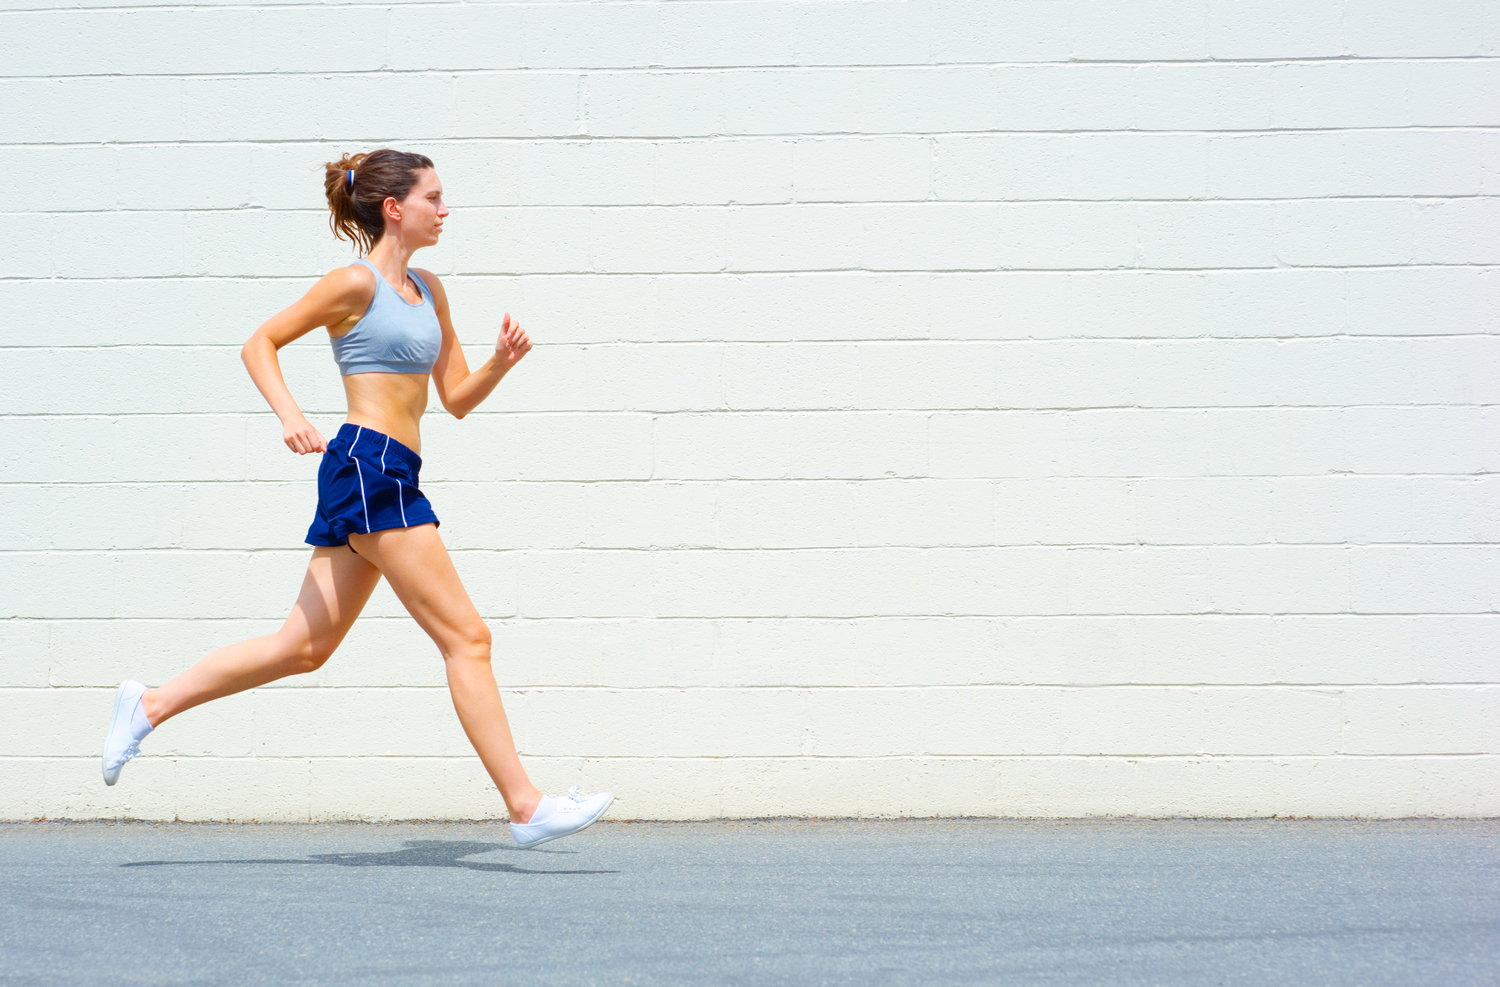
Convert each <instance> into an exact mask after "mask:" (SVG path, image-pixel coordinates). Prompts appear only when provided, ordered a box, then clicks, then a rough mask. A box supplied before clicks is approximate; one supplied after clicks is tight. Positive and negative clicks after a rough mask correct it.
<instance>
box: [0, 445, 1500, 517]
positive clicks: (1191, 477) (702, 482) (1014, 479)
mask: <svg viewBox="0 0 1500 987" xmlns="http://www.w3.org/2000/svg"><path fill="white" fill-rule="evenodd" d="M4 417H5V416H0V421H3V420H4ZM1495 475H1497V474H1496V473H1494V472H1493V471H1490V470H1475V471H1472V472H1464V473H1349V472H1345V473H1188V474H1175V475H1174V474H1154V475H1139V476H1121V475H1119V474H1100V475H1093V474H1069V475H1067V476H1059V475H1057V474H1055V473H1047V474H1040V475H1037V476H1001V477H996V476H978V477H947V476H940V477H933V476H917V477H901V476H874V477H854V478H848V477H805V478H796V477H793V478H786V477H717V478H716V477H704V478H684V479H672V478H666V479H649V478H646V477H640V478H626V479H591V480H524V479H500V480H494V479H484V480H464V479H443V478H433V479H431V480H425V481H423V482H425V483H427V484H428V485H429V486H435V487H436V486H485V487H489V486H527V487H531V486H535V487H557V486H579V487H589V486H607V485H616V486H619V485H625V484H637V485H640V486H646V485H648V484H649V485H651V486H683V487H685V486H711V485H719V484H728V485H737V484H827V485H842V484H851V483H852V484H860V485H868V484H875V483H889V484H897V483H944V484H946V483H970V484H972V483H1012V484H1020V483H1042V482H1071V481H1075V480H1077V481H1084V480H1117V481H1120V482H1123V483H1138V482H1154V481H1158V480H1162V481H1171V482H1181V483H1192V482H1197V481H1203V480H1243V481H1245V482H1247V483H1248V482H1255V481H1265V480H1307V479H1326V480H1329V481H1330V482H1349V481H1353V480H1361V479H1364V480H1413V479H1428V480H1456V481H1457V480H1462V481H1478V480H1486V479H1489V478H1490V477H1492V476H1495ZM310 482H311V477H308V478H301V479H286V480H276V479H271V480H267V479H236V480H217V479H212V478H207V479H195V480H4V481H0V489H4V488H6V487H44V488H50V487H188V486H207V485H210V484H234V485H238V486H280V487H302V486H306V485H307V484H309V483H310ZM1214 544H1218V543H1217V542H1215V543H1214ZM1486 544H1488V543H1486Z"/></svg>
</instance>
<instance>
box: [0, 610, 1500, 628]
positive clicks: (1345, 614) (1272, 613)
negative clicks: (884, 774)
mask: <svg viewBox="0 0 1500 987" xmlns="http://www.w3.org/2000/svg"><path fill="white" fill-rule="evenodd" d="M1497 615H1500V610H1436V612H1434V610H1353V609H1346V610H1166V612H1164V610H1112V612H1088V610H1053V612H1046V613H1038V612H1034V610H1032V612H1022V610H1013V612H1008V613H975V612H963V610H959V612H950V613H921V612H912V613H795V615H786V613H723V615H715V616H693V615H688V613H666V615H661V616H648V615H594V613H583V615H577V616H567V618H561V616H555V615H538V616H529V615H516V613H501V615H493V613H480V618H481V619H484V621H486V622H495V624H504V622H516V624H520V625H525V624H529V622H543V621H558V619H577V621H601V619H654V621H688V619H721V621H735V622H747V621H765V622H780V621H789V619H807V621H861V619H876V618H888V619H910V621H919V619H950V621H951V619H989V621H1017V619H1160V618H1181V619H1190V618H1197V619H1203V618H1209V619H1221V618H1223V619H1233V618H1251V616H1260V618H1272V619H1284V618H1322V619H1341V618H1349V619H1364V618H1400V619H1421V618H1452V619H1464V618H1487V616H1497ZM393 616H399V615H393ZM23 619H24V621H34V622H57V621H68V619H98V621H107V619H118V621H121V622H124V621H160V622H178V621H180V622H196V621H285V619H287V610H281V612H279V613H275V615H266V616H195V615H183V616H87V615H84V616H43V615H13V616H6V618H0V622H3V621H23ZM360 619H362V621H366V619H374V615H372V616H365V615H362V616H360ZM402 619H410V618H402Z"/></svg>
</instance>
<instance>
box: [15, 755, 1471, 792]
mask: <svg viewBox="0 0 1500 987" xmlns="http://www.w3.org/2000/svg"><path fill="white" fill-rule="evenodd" d="M521 756H522V757H524V758H526V759H527V760H529V761H546V760H556V761H587V762H590V763H596V764H597V763H607V762H611V761H621V762H628V761H639V762H651V761H724V762H735V763H742V762H747V761H762V762H764V761H776V762H783V763H785V762H795V761H1059V760H1077V761H1093V760H1119V761H1149V762H1154V763H1155V762H1164V761H1206V760H1218V761H1327V760H1349V761H1360V760H1370V759H1381V760H1393V761H1405V760H1444V759H1454V758H1494V757H1500V753H1496V752H1494V751H1454V752H1443V753H1431V752H1422V753H1412V754H1406V753H1395V754H1390V753H1385V754H1377V753H1358V752H1347V751H1336V752H1331V753H1328V754H1219V753H1207V752H1204V753H1197V754H1187V753H1173V754H1154V753H1145V754H931V753H921V754H532V753H527V752H525V751H522V752H521ZM145 757H147V758H150V759H153V760H161V761H229V762H243V761H264V762H278V763H292V764H305V763H307V762H309V761H368V760H372V759H375V758H388V759H390V760H402V761H452V762H457V763H465V762H471V761H473V760H474V755H472V754H469V755H467V756H464V755H460V754H327V755H323V754H245V755H239V756H235V755H223V754H147V755H145ZM6 761H77V762H89V763H92V764H98V763H99V755H98V754H92V755H68V754H61V755H57V754H19V755H18V754H0V762H6ZM96 784H97V783H96Z"/></svg>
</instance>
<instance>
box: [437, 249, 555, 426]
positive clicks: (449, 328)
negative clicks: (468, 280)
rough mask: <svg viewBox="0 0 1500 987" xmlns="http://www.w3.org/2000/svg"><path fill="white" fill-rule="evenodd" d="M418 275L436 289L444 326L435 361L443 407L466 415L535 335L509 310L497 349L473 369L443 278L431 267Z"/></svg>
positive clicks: (518, 359) (527, 349)
mask: <svg viewBox="0 0 1500 987" xmlns="http://www.w3.org/2000/svg"><path fill="white" fill-rule="evenodd" d="M417 275H418V276H419V277H420V278H421V279H422V280H423V281H426V282H427V287H428V288H429V290H431V291H432V302H433V306H434V307H435V308H436V309H437V317H438V324H439V325H440V326H442V327H443V345H442V348H441V349H440V350H438V358H437V362H436V363H434V364H433V365H432V382H433V384H434V385H435V386H436V387H437V392H438V400H439V401H441V402H443V407H444V408H447V409H448V412H449V414H451V415H452V416H453V417H454V418H462V417H463V416H464V415H467V414H468V413H469V412H471V411H473V410H474V409H475V408H477V407H479V404H480V402H481V401H483V400H484V399H485V398H487V397H489V396H490V392H491V391H493V390H494V389H495V385H496V384H498V383H500V378H502V377H504V376H505V375H506V374H507V373H509V372H510V368H511V367H514V366H515V365H516V364H517V363H520V362H521V357H523V356H525V355H526V354H527V353H529V352H530V351H531V339H530V338H529V337H528V336H527V335H526V330H524V329H522V328H521V324H520V323H519V322H513V321H512V320H511V317H510V313H509V312H506V313H505V317H504V319H502V320H501V322H500V338H499V339H497V340H496V341H495V352H494V353H492V354H490V358H489V359H488V360H486V361H484V363H483V364H482V365H481V366H480V367H479V369H478V370H473V371H471V370H470V369H469V362H468V361H467V360H465V359H464V350H463V347H462V346H460V345H458V334H457V333H455V332H454V331H453V320H452V318H450V317H449V314H448V294H447V292H445V291H444V290H443V285H442V282H440V281H438V279H437V278H436V277H434V276H433V275H432V274H430V273H429V272H427V271H417Z"/></svg>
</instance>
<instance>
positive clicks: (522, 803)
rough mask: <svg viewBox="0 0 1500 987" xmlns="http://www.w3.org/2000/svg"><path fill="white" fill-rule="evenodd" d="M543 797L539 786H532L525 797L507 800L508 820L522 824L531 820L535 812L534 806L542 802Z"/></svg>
mask: <svg viewBox="0 0 1500 987" xmlns="http://www.w3.org/2000/svg"><path fill="white" fill-rule="evenodd" d="M543 797H544V796H543V793H542V790H541V789H540V788H533V789H532V790H531V793H530V794H528V795H526V796H525V797H523V798H518V799H516V800H514V801H512V802H509V803H508V804H507V808H509V810H510V821H511V822H513V823H520V824H521V825H523V826H524V825H526V824H527V823H529V822H531V816H532V814H533V813H535V812H536V807H537V806H539V805H541V804H542V799H543Z"/></svg>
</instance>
